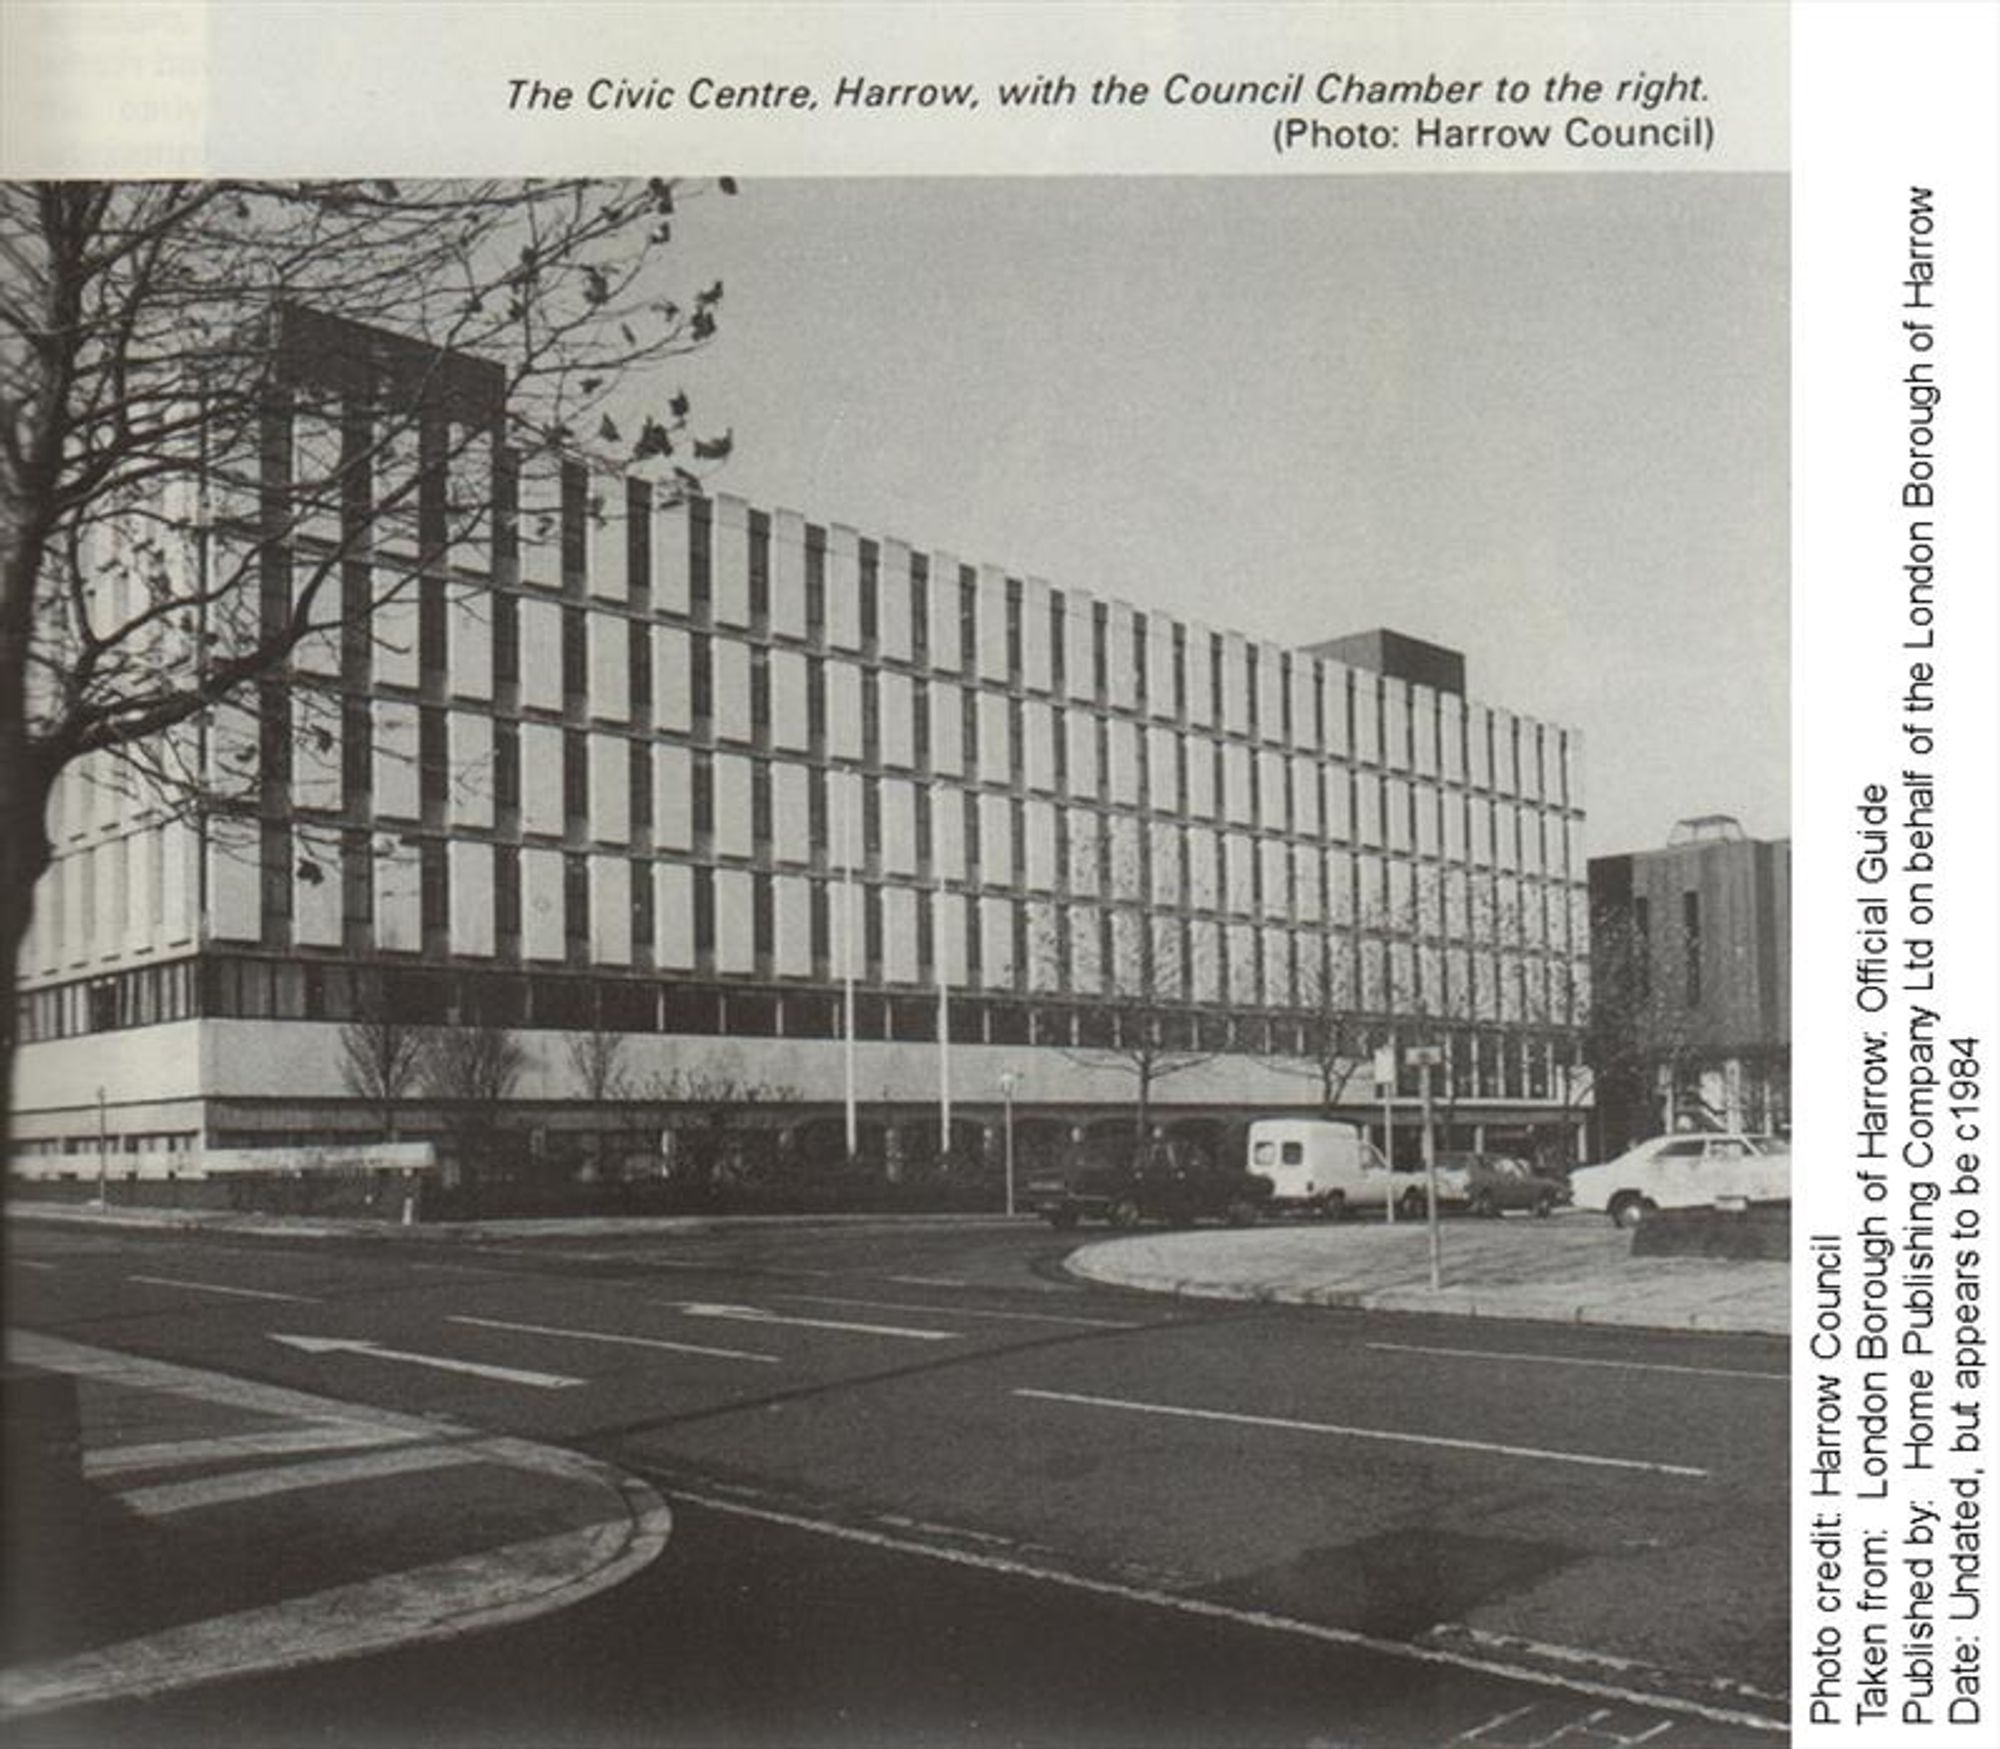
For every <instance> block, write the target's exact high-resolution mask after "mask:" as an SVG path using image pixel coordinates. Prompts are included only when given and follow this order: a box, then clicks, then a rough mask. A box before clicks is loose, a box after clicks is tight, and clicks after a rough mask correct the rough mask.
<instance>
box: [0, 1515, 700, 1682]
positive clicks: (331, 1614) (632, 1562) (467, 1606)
mask: <svg viewBox="0 0 2000 1749" xmlns="http://www.w3.org/2000/svg"><path fill="white" fill-rule="evenodd" d="M647 1492H648V1493H650V1492H651V1491H650V1490H648V1491H647ZM672 1522H673V1521H672V1519H671V1517H670V1516H669V1514H668V1512H667V1508H666V1507H665V1505H664V1504H661V1503H660V1502H659V1501H658V1499H657V1497H656V1498H655V1499H654V1503H653V1509H652V1510H651V1511H649V1512H648V1513H647V1514H646V1515H645V1517H643V1518H642V1519H640V1520H638V1521H637V1522H634V1521H633V1520H631V1519H625V1518H619V1519H612V1520H607V1521H606V1522H605V1523H602V1524H594V1525H588V1526H586V1527H585V1528H583V1529H582V1530H572V1531H564V1532H561V1533H559V1534H557V1535H555V1536H546V1537H536V1538H532V1539H530V1540H527V1541H524V1542H516V1543H508V1544H506V1545H504V1546H503V1547H501V1548H497V1549H487V1550H484V1551H482V1552H481V1553H479V1554H476V1555H465V1556H462V1557H460V1558H459V1559H457V1560H452V1561H440V1562H438V1563H436V1564H435V1565H432V1566H428V1567H413V1568H411V1569H409V1570H408V1571H406V1572H402V1573H392V1574H389V1575H387V1576H385V1577H383V1578H380V1579H366V1580H362V1581H361V1582H359V1583H357V1584H353V1585H337V1586H335V1587H333V1588H332V1589H331V1590H327V1591H319V1592H314V1593H313V1594H312V1595H310V1596H307V1597H293V1598H288V1599H286V1600H285V1601H284V1602H283V1603H274V1604H271V1605H269V1606H267V1607H266V1608H263V1609H249V1610H244V1611H242V1612H241V1613H240V1614H237V1615H221V1616H213V1617H211V1618H209V1619H208V1620H207V1621H198V1622H190V1623H188V1624H187V1625H186V1626H184V1627H177V1628H168V1629H166V1630H164V1631H163V1632H161V1633H157V1634H149V1635H147V1636H145V1637H144V1638H143V1639H137V1640H126V1641H124V1642H122V1643H121V1644H118V1645H114V1646H105V1647H101V1648H99V1649H97V1650H95V1651H89V1652H80V1653H78V1654H77V1655H76V1656H74V1657H70V1658H60V1659H56V1660H54V1661H52V1662H50V1663H47V1664H32V1665H27V1666H17V1667H16V1668H14V1669H12V1670H8V1671H5V1672H0V1713H5V1714H6V1715H8V1716H10V1717H20V1716H21V1715H23V1714H26V1713H38V1712H48V1711H51V1710H52V1709H54V1708H57V1707H65V1706H76V1705H80V1704H82V1703H85V1702H90V1703H93V1704H95V1703H98V1702H102V1701H107V1700H134V1699H139V1698H141V1697H143V1696H146V1695H153V1694H164V1693H166V1692H167V1691H169V1690H171V1689H177V1688H192V1687H194V1686H196V1685H197V1684H199V1683H205V1682H216V1681H220V1680H222V1679H223V1678H225V1677H232V1676H249V1675H267V1674H269V1673H270V1672H272V1671H276V1670H292V1669H297V1668H298V1667H299V1666H301V1665H305V1664H324V1663H328V1662H330V1661H331V1660H333V1659H336V1658H355V1657H360V1656H362V1655H363V1654H365V1653H370V1652H385V1651H388V1650H390V1649H391V1648H393V1647H398V1646H405V1645H408V1644H410V1643H411V1642H412V1641H416V1640H440V1639H455V1638H457V1637H458V1636H459V1635H461V1634H469V1633H475V1632H478V1631H481V1630H483V1629H486V1628H490V1627H499V1626H502V1625H504V1624H506V1623H509V1622H518V1621H527V1620H530V1619H531V1618H533V1617H535V1616H538V1615H542V1614H545V1613H547V1612H548V1611H550V1610H554V1609H565V1608H567V1607H568V1606H569V1605H571V1604H573V1603H579V1602H581V1601H582V1600H583V1599H584V1598H586V1597H589V1596H591V1595H593V1594H594V1593H596V1592H599V1591H602V1590H605V1589H606V1588H607V1587H609V1586H612V1585H616V1584H618V1583H619V1582H620V1581H621V1580H624V1579H626V1578H628V1577H629V1576H630V1575H632V1574H633V1573H636V1572H638V1571H639V1570H640V1569H641V1568H642V1567H645V1566H647V1565H648V1564H649V1563H650V1562H652V1561H653V1560H654V1559H655V1558H656V1557H657V1556H658V1554H659V1552H660V1550H661V1549H662V1548H664V1547H665V1546H666V1541H667V1535H668V1532H669V1530H670V1528H671V1525H672Z"/></svg>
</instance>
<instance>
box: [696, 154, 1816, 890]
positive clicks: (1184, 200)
mask: <svg viewBox="0 0 2000 1749" xmlns="http://www.w3.org/2000/svg"><path fill="white" fill-rule="evenodd" d="M1788 198H1789V191H1788V186H1787V183H1786V181H1785V180H1784V179H1783V178H1781V177H1768V176H1752V175H1732V176H1721V175H1713V176H1712V175H1595V176H1585V175H1577V176H1523V175H1507V176H1476V175H1465V176H1381V177H1372V178H1371V177H1345V178H1343V177H1299V178H1289V177H1288V178H1278V177H1257V178H1226V177H1203V178H1156V177H1120V178H1081V177H1079V178H1040V179H1007V178H938V179H906V178H880V179H863V180H842V181H834V180H825V181H771V182H758V181H750V182H746V183H744V184H743V185H742V188H741V192H740V194H739V195H738V196H737V197H736V198H735V199H733V200H731V199H712V200H704V201H702V202H700V203H699V205H698V206H696V205H694V204H693V203H689V205H688V206H686V207H684V209H683V212H684V217H683V220H682V222H681V225H680V228H679V231H678V236H679V237H680V239H681V241H682V243H683V245H684V247H685V248H686V250H687V252H688V253H687V266H688V268H689V269H690V270H691V272H692V273H693V275H694V276H695V277H696V278H698V279H700V280H702V281H704V282H705V281H706V280H708V279H710V278H715V277H720V278H721V279H723V281H724V283H725V287H726V295H725V300H724V304H723V308H722V328H721V333H720V335H719V336H718V338H717V339H716V341H715V342H714V343H713V344H712V345H711V346H710V347H709V348H708V349H707V350H706V351H705V352H704V353H703V354H701V355H700V356H699V357H697V358H695V359H691V360H686V361H682V362H681V363H680V364H678V365H677V366H676V367H675V376H676V380H677V381H680V382H682V383H684V384H685V385H686V386H687V387H688V388H689V389H690V390H691V391H692V392H693V394H694V396H695V399H696V407H697V415H698V423H699V424H700V425H701V426H702V427H703V428H704V429H709V428H719V427H723V426H727V427H729V428H731V429H732V430H733V433H734V437H735V450H734V454H733V456H732V458H731V460H730V461H729V463H728V465H727V466H726V467H725V468H724V469H723V470H722V471H721V473H719V474H718V475H716V476H715V477H714V478H713V479H712V481H711V486H712V488H713V489H717V490H722V491H728V492H734V493H736V494H738V495H739V496H741V497H744V498H747V499H748V500H750V501H751V502H752V503H754V504H758V505H761V506H763V507H766V508H780V507H783V508H789V509H794V510H797V511H800V512H801V513H803V514H804V515H806V516H807V517H808V518H810V519H812V520H814V521H819V522H842V523H846V524H849V525H851V526H853V527H856V528H858V529H860V530H861V531H862V532H864V533H867V534H874V535H885V536H886V535H898V536H901V537H903V538H905V539H907V540H909V541H911V542H912V543H913V544H914V545H917V546H919V547H923V548H927V549H931V550H938V549H942V550H946V551H949V552H952V553H955V554H956V555H957V556H959V557H960V558H961V559H964V560H967V561H970V562H974V563H991V564H996V565H999V566H1002V567H1004V568H1005V569H1007V570H1008V571H1010V572H1011V573H1012V574H1014V575H1016V576H1028V575H1033V576H1037V577H1042V578H1045V579H1047V580H1048V581H1049V582H1051V583H1054V584H1055V585H1056V586H1057V587H1059V588H1062V587H1069V588H1081V589H1087V590H1089V591H1091V592H1092V593H1094V594H1097V595H1100V596H1105V597H1111V598H1117V599H1121V600H1125V601H1129V602H1131V603H1132V604H1133V605H1135V606H1137V607H1139V608H1141V609H1157V610H1161V611H1165V612H1167V613H1171V614H1174V615H1176V616H1179V617H1183V618H1187V619H1191V620H1195V621H1199V622H1202V623H1205V624H1208V625H1211V626H1214V627H1217V628H1229V629H1235V630H1240V631H1243V632H1245V633H1247V634H1249V635H1250V636H1252V637H1256V638H1269V639H1273V640H1276V641H1277V642H1279V643H1281V644H1303V643H1310V642H1315V641H1317V640H1319V639H1323V638H1328V637H1335V636H1339V635H1341V634H1343V633H1347V632H1353V631H1362V630H1367V629H1369V628H1372V627H1376V626H1389V627H1393V628H1395V629H1396V630H1399V631H1403V632H1407V633H1410V634H1412V635H1414V636H1417V637H1421V638H1427V639H1430V640H1432V641H1434V642H1438V643H1443V644H1447V645H1449V646H1451V647H1452V648H1454V649H1457V650H1460V651H1462V652H1463V653H1464V655H1465V658H1466V669H1467V692H1468V694H1469V695H1470V696H1471V697H1473V698H1474V699H1477V700H1481V701H1483V702H1487V703H1491V704H1497V705H1504V706H1506V707H1508V708H1510V709H1514V710H1517V711H1519V712H1521V713H1523V714H1525V715H1528V716H1532V717H1537V718H1540V719H1542V720H1545V721H1552V722H1556V723H1560V724H1563V725H1565V726H1567V727H1571V728H1575V729H1579V730H1581V731H1582V734H1583V737H1584V747H1585V772H1586V779H1585V781H1586V806H1587V809H1588V816H1589V818H1588V826H1587V842H1588V844H1589V848H1590V851H1591V853H1592V854H1596V855H1601V854H1605V853H1608V852H1613V851H1624V850H1635V849H1643V848H1646V847H1648V846H1651V845H1656V844H1660V843H1663V842H1664V841H1665V839H1666V837H1667V834H1668V832H1669V830H1670V829H1671V827H1672V826H1673V824H1674V822H1675V821H1676V820H1679V819H1681V818H1684V817H1687V816H1690V815H1696V814H1717V813H1721V814H1733V815H1735V816H1737V817H1738V818H1739V819H1740V820H1741V821H1742V822H1743V825H1744V827H1745V829H1746V830H1747V831H1748V832H1749V833H1750V834H1751V835H1753V836H1756V837H1782V836H1785V835H1786V834H1787V833H1788V832H1789V830H1790V825H1789V809H1790V782H1789V764H1790V753H1789V746H1788V739H1787V737H1788V715H1789V703H1788V664H1789V617H1790V610H1789V596H1788V585H1789V577H1788V519H1789V509H1788V494H1787V482H1788V442H1789V411H1788V395H1789V383H1788V374H1787V373H1788V354H1789V310H1788V302H1787V300H1788V289H1789V288H1788V280H1787V257H1788V234H1787V210H1788Z"/></svg>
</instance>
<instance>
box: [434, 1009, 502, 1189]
mask: <svg viewBox="0 0 2000 1749" xmlns="http://www.w3.org/2000/svg"><path fill="white" fill-rule="evenodd" d="M419 1061H420V1064H421V1070H422V1076H423V1084H424V1090H425V1092H427V1093H428V1094H429V1095H430V1096H431V1097H432V1098H433V1099H435V1100H436V1101H437V1102H438V1104H439V1106H440V1107H441V1108H442V1111H443V1117H444V1122H445V1127H446V1129H447V1130H448V1131H449V1132H450V1134H451V1136H452V1139H453V1141H454V1142H455V1144H456V1147H457V1153H458V1159H459V1166H460V1170H461V1171H463V1170H465V1169H467V1168H473V1169H475V1170H476V1169H477V1168H478V1167H480V1166H481V1165H483V1164H485V1162H484V1160H483V1159H482V1155H483V1153H484V1152H485V1150H486V1148H487V1147H488V1146H489V1145H490V1144H491V1142H492V1140H493V1137H494V1136H495V1134H496V1133H497V1132H498V1130H499V1127H500V1126H499V1118H500V1111H501V1108H502V1106H504V1105H505V1103H506V1102H507V1101H508V1100H509V1099H511V1098H512V1097H513V1096H514V1089H515V1087H516V1085H517V1084H518V1083H519V1081H520V1079H521V1071H522V1070H523V1069H525V1068H526V1067H527V1061H528V1059H527V1052H526V1051H525V1050H523V1049H522V1047H521V1042H520V1040H519V1039H517V1038H516V1037H515V1036H514V1034H513V1033H512V1032H511V1031H509V1030H508V1029H507V1028H506V1027H504V1026H492V1025H471V1026H438V1027H431V1028H428V1029H426V1031H425V1033H424V1038H423V1048H422V1051H421V1053H420V1056H419Z"/></svg>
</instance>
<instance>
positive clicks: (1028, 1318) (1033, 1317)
mask: <svg viewBox="0 0 2000 1749" xmlns="http://www.w3.org/2000/svg"><path fill="white" fill-rule="evenodd" d="M894 1279H896V1280H898V1281H901V1280H903V1279H905V1278H904V1277H902V1276H897V1277H895V1278H894ZM775 1297H776V1298H778V1299H781V1300H799V1301H801V1302H803V1303H805V1304H807V1305H816V1306H871V1307H873V1308H874V1309H875V1310H876V1311H878V1312H942V1313H944V1314H945V1315H946V1316H947V1317H952V1318H1008V1319H1012V1320H1015V1321H1017V1322H1020V1323H1024V1324H1080V1325H1084V1326H1086V1327H1087V1328H1090V1329H1093V1330H1140V1329H1144V1328H1145V1326H1144V1325H1142V1324H1138V1323H1134V1322H1133V1321H1132V1320H1130V1319H1127V1318H1073V1317H1068V1316H1065V1315H1064V1314H1063V1313H1061V1312H996V1311H989V1310H987V1309H986V1308H985V1307H982V1306H913V1305H911V1304H910V1303H909V1302H908V1301H905V1300H860V1299H849V1298H846V1297H844V1296H839V1295H835V1294H778V1295H776V1296H775Z"/></svg>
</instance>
